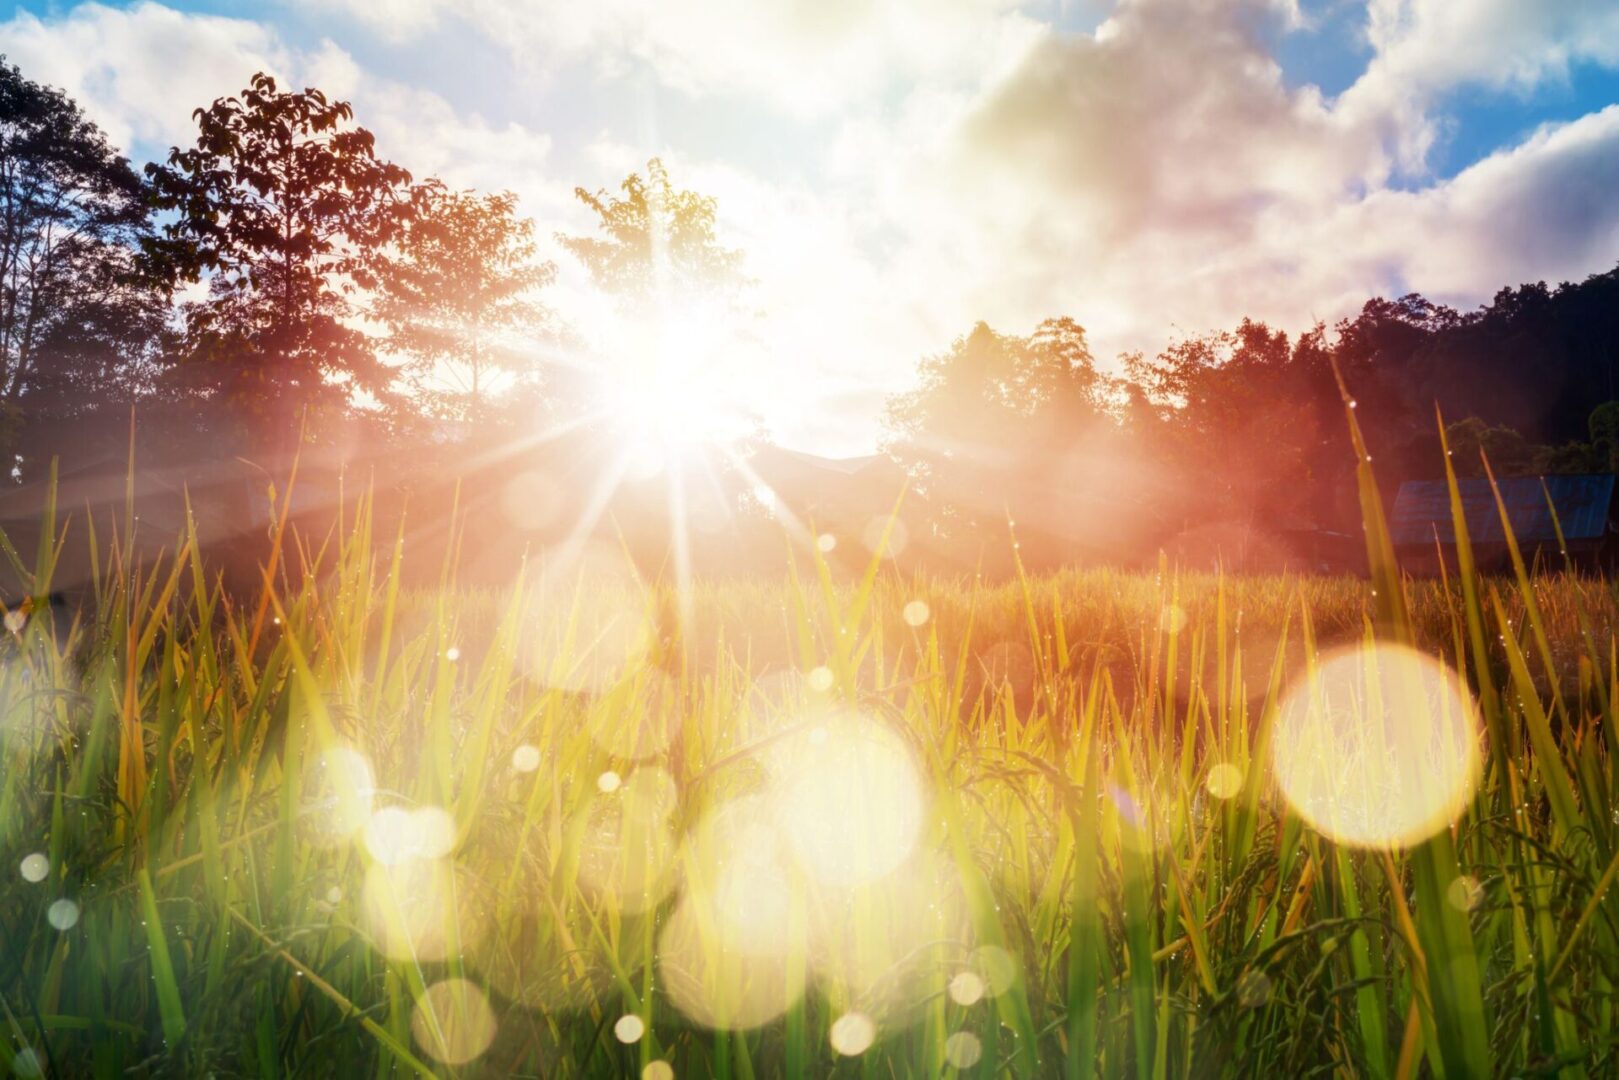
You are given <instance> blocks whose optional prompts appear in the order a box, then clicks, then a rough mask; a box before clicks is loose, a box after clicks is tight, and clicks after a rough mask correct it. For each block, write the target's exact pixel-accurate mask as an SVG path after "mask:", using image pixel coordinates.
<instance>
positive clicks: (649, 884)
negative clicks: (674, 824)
mask: <svg viewBox="0 0 1619 1080" xmlns="http://www.w3.org/2000/svg"><path fill="white" fill-rule="evenodd" d="M641 771H647V770H639V771H638V772H637V773H636V774H635V775H639V773H640V772H641ZM651 772H652V773H654V774H655V773H656V772H657V770H651ZM606 775H611V776H613V777H614V780H615V783H614V784H613V786H612V787H611V788H602V789H601V791H602V793H601V794H599V795H597V796H596V798H595V800H594V801H593V802H592V804H591V807H590V810H589V818H588V821H587V824H586V826H585V829H586V831H585V837H584V842H583V845H582V846H581V848H580V851H579V879H580V881H582V882H583V883H584V884H585V885H586V886H588V887H589V888H590V889H591V890H593V891H594V892H595V893H596V894H597V895H598V896H602V897H605V898H609V899H611V900H612V901H613V903H615V904H616V905H617V906H618V909H619V910H620V911H623V912H625V913H626V914H638V913H640V912H643V911H648V910H650V909H651V908H653V907H656V906H657V905H658V903H660V902H661V901H662V900H663V898H664V897H665V896H668V895H669V892H670V890H671V889H673V888H674V884H675V855H676V851H677V844H676V840H675V834H674V830H673V829H672V828H671V827H670V825H669V821H668V815H669V812H670V811H671V810H672V809H673V802H672V801H667V800H666V793H665V792H664V790H663V789H662V788H661V786H660V785H658V784H657V783H656V781H655V780H651V781H643V782H642V783H641V784H639V785H637V784H636V783H635V780H634V776H633V775H632V777H631V780H630V782H629V783H626V784H623V786H622V787H621V786H620V784H619V782H617V774H616V773H611V774H606ZM598 787H600V785H598Z"/></svg>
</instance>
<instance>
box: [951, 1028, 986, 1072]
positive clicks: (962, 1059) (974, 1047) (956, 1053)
mask: <svg viewBox="0 0 1619 1080" xmlns="http://www.w3.org/2000/svg"><path fill="white" fill-rule="evenodd" d="M983 1056H984V1044H983V1043H981V1042H979V1041H978V1036H977V1035H974V1034H973V1033H972V1032H970V1031H958V1032H956V1033H955V1034H954V1035H952V1036H950V1037H949V1038H948V1039H946V1040H945V1041H944V1059H945V1060H946V1061H948V1062H949V1063H950V1064H951V1065H954V1066H955V1067H956V1068H958V1069H970V1068H972V1067H973V1066H974V1065H977V1064H978V1059H979V1058H981V1057H983Z"/></svg>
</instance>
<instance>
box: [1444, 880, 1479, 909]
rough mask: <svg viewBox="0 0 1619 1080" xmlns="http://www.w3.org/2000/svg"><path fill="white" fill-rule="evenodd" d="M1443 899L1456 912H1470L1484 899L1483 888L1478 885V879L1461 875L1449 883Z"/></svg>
mask: <svg viewBox="0 0 1619 1080" xmlns="http://www.w3.org/2000/svg"><path fill="white" fill-rule="evenodd" d="M1445 899H1446V900H1448V901H1449V902H1450V906H1451V907H1453V908H1455V909H1456V910H1457V911H1472V910H1473V909H1474V908H1476V907H1478V905H1479V902H1480V901H1481V900H1483V899H1484V886H1483V885H1481V884H1479V880H1478V878H1476V877H1472V876H1470V875H1467V874H1463V875H1462V876H1461V877H1459V878H1457V879H1456V880H1455V881H1452V882H1451V883H1450V888H1448V889H1446V890H1445Z"/></svg>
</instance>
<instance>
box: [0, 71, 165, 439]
mask: <svg viewBox="0 0 1619 1080" xmlns="http://www.w3.org/2000/svg"><path fill="white" fill-rule="evenodd" d="M149 236H150V218H149V209H148V206H147V202H146V197H145V191H144V189H143V187H142V184H141V181H140V178H139V176H137V175H136V173H135V172H134V170H133V169H131V168H130V166H129V162H128V161H127V160H126V159H124V158H123V157H121V156H119V155H118V154H117V153H116V152H115V151H114V150H113V149H112V147H111V146H110V145H108V143H107V140H106V138H105V136H103V134H102V133H101V131H100V130H99V129H98V128H97V127H96V126H95V125H94V124H93V123H91V122H90V121H89V120H87V119H85V117H84V114H83V112H82V111H81V110H80V109H79V107H78V106H77V105H76V104H75V103H74V102H73V101H72V100H71V99H70V98H68V97H67V96H66V95H65V94H63V93H62V92H61V91H59V90H55V89H53V88H50V87H47V86H42V85H40V84H39V83H35V82H31V81H29V80H28V79H26V78H24V77H23V76H22V73H21V72H20V71H19V70H18V69H17V68H16V67H14V66H9V65H7V64H5V63H4V62H3V59H0V402H3V403H4V409H5V411H6V414H7V415H6V419H7V420H8V421H9V422H10V423H8V424H7V425H6V426H7V427H11V426H12V425H14V424H15V422H16V421H17V420H18V419H19V418H20V417H21V415H22V413H23V412H24V411H27V412H28V413H30V414H33V415H34V418H35V419H41V418H42V417H43V416H44V415H47V414H48V415H50V416H53V417H58V418H59V417H61V416H62V415H64V414H71V413H74V412H78V411H82V410H83V409H86V408H88V407H91V406H93V405H94V404H96V403H100V402H107V401H109V400H114V399H116V400H125V401H127V400H131V399H133V398H134V397H135V396H136V395H137V394H139V393H140V392H141V391H142V390H143V389H144V387H145V385H146V384H145V378H144V377H145V376H146V375H147V374H148V368H149V366H150V362H151V359H152V352H153V348H154V343H155V342H156V341H157V339H158V335H159V334H160V332H161V330H162V328H163V323H164V319H165V314H166V296H165V295H164V293H163V292H162V291H158V290H153V289H151V288H149V287H146V286H145V285H144V284H143V283H142V282H140V281H139V280H138V279H137V277H136V275H135V274H134V273H133V271H134V260H135V256H136V252H137V249H138V246H139V244H140V243H141V242H142V241H143V240H144V239H146V238H148V237H149ZM25 407H26V410H25ZM9 441H10V439H9V437H0V445H4V444H5V443H7V442H9Z"/></svg>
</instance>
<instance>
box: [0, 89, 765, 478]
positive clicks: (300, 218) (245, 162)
mask: <svg viewBox="0 0 1619 1080" xmlns="http://www.w3.org/2000/svg"><path fill="white" fill-rule="evenodd" d="M194 119H195V122H196V127H197V133H196V140H195V142H194V143H193V144H191V145H188V146H183V147H174V148H172V149H171V150H170V151H169V153H168V155H167V157H166V159H165V160H164V161H161V162H155V163H152V164H149V165H147V166H146V167H145V169H144V172H142V173H137V172H136V170H135V168H134V167H133V166H132V165H131V164H130V162H129V161H128V160H127V159H126V158H125V157H123V156H122V155H121V154H119V153H118V151H117V150H116V149H115V148H114V147H112V146H111V145H110V144H109V143H108V141H107V139H106V138H105V136H104V135H103V134H102V132H101V131H100V130H99V129H98V128H97V127H96V126H95V125H94V124H93V123H92V122H91V121H89V120H88V119H87V118H86V117H85V116H84V114H83V112H82V110H81V109H80V108H79V106H78V105H77V104H76V103H75V102H73V101H72V100H71V99H70V98H68V97H67V96H66V95H65V94H63V93H62V92H61V91H59V90H56V89H54V88H52V87H48V86H44V85H41V84H39V83H36V82H32V81H30V80H29V79H27V78H26V77H24V75H23V74H22V72H21V71H19V70H18V69H17V68H16V67H15V66H12V65H7V64H5V63H4V62H3V58H0V283H3V289H4V292H3V294H0V295H3V306H0V401H3V409H4V413H3V420H4V425H3V427H0V455H6V456H7V457H8V458H9V459H15V460H17V461H18V462H19V466H18V467H19V468H25V467H27V466H29V465H30V464H31V463H32V460H31V459H36V458H38V457H39V455H38V454H37V453H33V454H30V453H28V452H27V450H28V449H30V448H32V447H34V446H36V445H38V444H39V443H40V442H45V443H49V442H50V440H49V439H48V438H47V435H48V433H49V431H50V430H52V429H53V428H54V429H55V430H57V431H61V430H64V429H65V428H67V427H70V426H71V423H72V421H74V420H77V419H82V418H83V417H84V416H86V415H87V414H91V413H96V412H98V411H101V410H104V409H106V408H107V407H108V406H122V407H127V405H129V404H130V403H140V404H142V405H143V406H145V407H146V409H147V410H150V411H151V412H153V413H154V414H155V415H168V414H164V413H162V410H163V409H165V408H167V409H169V410H171V411H172V415H175V416H184V417H185V418H186V419H187V420H188V421H190V422H192V423H195V424H200V425H203V426H204V427H206V428H208V429H209V431H210V433H211V434H212V435H215V436H218V437H221V438H226V439H231V440H235V442H236V443H238V444H240V445H241V446H243V447H244V448H248V449H253V450H256V451H258V452H264V451H266V450H273V449H276V448H277V447H281V446H286V445H290V443H291V441H292V440H294V439H296V438H297V437H298V434H299V431H300V429H302V430H303V431H304V432H305V435H306V437H307V435H308V433H309V432H310V431H315V432H319V431H322V430H329V428H330V425H332V424H334V423H340V424H343V425H353V424H359V425H361V426H362V427H363V428H364V430H365V432H366V434H368V435H369V436H371V437H373V438H379V439H380V438H393V437H411V438H421V437H424V436H432V435H433V434H434V433H435V432H442V431H444V430H447V429H448V430H454V428H455V426H456V425H460V426H461V427H469V426H476V427H481V428H487V427H488V426H490V425H494V426H497V427H498V426H500V425H502V424H515V423H519V422H529V421H532V420H533V418H534V417H535V416H536V415H538V414H539V410H540V409H541V408H542V406H543V404H544V400H543V399H544V398H546V397H547V396H550V397H556V396H561V395H564V394H565V392H566V391H567V389H568V383H569V379H568V377H567V374H566V370H565V369H566V368H567V367H568V366H569V363H572V364H573V366H575V367H577V366H579V360H578V358H577V356H576V355H575V354H576V353H577V351H578V348H579V343H578V342H577V341H575V340H572V339H571V338H570V335H569V330H568V328H567V327H566V326H565V325H564V324H563V323H562V321H561V320H560V319H559V318H558V317H557V315H556V313H555V312H554V311H553V310H552V309H551V308H550V307H549V306H548V304H547V303H546V302H545V291H546V289H547V287H548V286H549V285H551V284H552V282H553V281H554V280H555V278H556V274H557V268H556V266H555V264H554V263H552V262H550V261H547V260H544V259H541V258H540V257H539V256H538V254H537V252H538V245H537V242H536V237H535V225H534V222H533V221H532V220H530V219H528V218H526V217H523V216H522V215H521V214H520V213H519V212H518V206H517V200H516V197H515V196H514V195H513V194H511V193H510V192H496V193H479V192H476V191H462V190H455V189H452V188H450V187H449V186H447V185H445V184H444V183H442V182H441V181H439V180H437V179H433V178H426V179H418V178H415V177H413V176H412V174H411V173H410V172H409V171H408V170H406V169H405V168H404V167H402V166H400V165H397V164H394V163H392V162H389V161H387V160H384V159H383V158H382V157H380V156H379V154H378V152H377V148H376V142H375V139H374V137H373V136H372V134H371V133H370V132H369V131H367V130H366V129H365V128H363V127H361V126H359V125H357V124H356V123H355V122H354V116H353V110H352V108H351V106H350V105H349V104H348V103H347V102H342V101H334V100H331V99H329V98H328V97H327V96H326V95H325V94H324V93H322V92H321V91H320V90H318V89H312V88H311V89H303V90H291V89H284V88H282V87H280V86H278V85H277V83H276V81H275V80H274V79H273V78H272V77H270V76H269V75H266V74H262V73H261V74H258V75H256V76H254V77H253V79H252V81H251V84H250V85H249V86H248V87H247V88H245V89H244V90H242V91H241V92H240V93H239V94H236V95H233V96H229V97H224V98H220V99H219V100H217V101H215V102H213V103H212V104H211V105H209V106H206V107H204V108H199V109H197V110H196V112H195V113H194ZM577 194H578V197H579V198H580V199H581V200H582V201H583V202H584V203H585V204H586V205H587V206H589V207H590V209H591V210H593V211H594V212H595V213H596V215H597V216H598V218H599V220H600V225H601V229H600V233H599V234H598V235H594V236H560V237H558V239H559V241H560V242H561V243H562V244H563V245H564V246H566V247H567V248H568V249H570V250H571V251H572V252H573V253H574V254H575V255H576V256H578V258H579V259H580V260H581V262H582V263H583V264H584V266H585V267H586V269H587V270H588V271H589V272H590V274H591V276H592V278H593V279H594V280H595V282H596V284H597V285H599V286H600V287H601V288H602V289H603V290H604V291H605V292H606V293H608V294H610V295H611V296H613V297H614V298H616V299H618V300H620V301H622V302H623V303H625V304H626V305H629V304H633V303H634V302H635V300H636V299H637V297H639V296H641V295H643V294H644V292H645V290H646V289H647V288H648V286H649V283H650V279H651V275H652V272H653V267H654V264H655V263H656V264H657V265H658V266H660V267H666V268H668V269H669V272H671V273H673V274H676V275H688V274H689V275H698V274H701V275H707V276H708V277H710V278H711V279H713V281H714V282H716V283H718V282H720V281H721V279H722V278H723V277H724V275H726V274H729V273H730V272H732V271H733V270H734V268H735V266H736V263H737V261H738V259H739V256H738V255H737V254H736V253H734V252H731V251H729V250H727V249H725V248H724V247H722V246H721V245H720V244H719V243H718V241H717V240H716V236H715V230H714V222H715V208H714V203H713V200H712V199H708V198H706V197H704V196H701V195H698V194H696V193H693V192H688V191H682V190H679V189H677V188H675V187H674V185H673V184H672V183H671V181H670V179H669V175H668V172H667V170H666V169H664V167H663V166H662V164H661V163H660V162H658V161H656V160H654V161H653V162H651V163H650V165H649V168H648V170H647V172H646V174H645V175H644V176H643V175H641V174H635V175H632V176H631V177H630V178H629V179H628V180H626V181H625V183H624V184H623V185H622V188H621V190H620V191H619V192H618V193H614V194H609V193H607V192H603V191H596V192H591V191H587V190H585V189H583V188H580V189H578V190H577ZM655 242H656V244H657V249H658V250H657V252H656V255H655V253H654V243H655ZM548 384H549V385H548ZM446 425H448V428H447V427H446ZM25 431H27V432H28V433H29V434H30V435H31V436H32V437H31V438H29V439H27V440H24V439H23V434H24V432H25Z"/></svg>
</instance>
